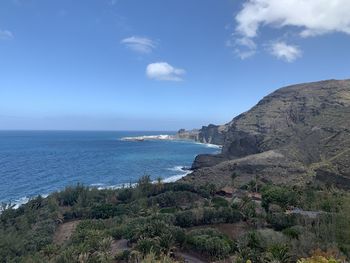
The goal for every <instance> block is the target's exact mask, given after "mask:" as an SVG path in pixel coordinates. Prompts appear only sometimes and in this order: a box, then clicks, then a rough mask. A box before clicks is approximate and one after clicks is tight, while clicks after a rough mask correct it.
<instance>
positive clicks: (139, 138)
mask: <svg viewBox="0 0 350 263" xmlns="http://www.w3.org/2000/svg"><path fill="white" fill-rule="evenodd" d="M119 140H121V141H125V142H144V141H179V142H181V141H182V142H192V143H194V144H200V145H205V146H207V147H210V148H218V149H221V148H222V145H218V144H213V143H205V142H200V141H196V140H193V139H184V138H180V137H178V136H177V135H169V134H159V135H142V136H131V137H122V138H120V139H119Z"/></svg>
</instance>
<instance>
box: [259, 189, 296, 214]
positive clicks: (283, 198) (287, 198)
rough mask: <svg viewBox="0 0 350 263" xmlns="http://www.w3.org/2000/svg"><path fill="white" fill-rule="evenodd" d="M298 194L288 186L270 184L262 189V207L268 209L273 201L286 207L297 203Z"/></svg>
mask: <svg viewBox="0 0 350 263" xmlns="http://www.w3.org/2000/svg"><path fill="white" fill-rule="evenodd" d="M297 201H298V194H297V193H296V192H295V191H293V190H292V189H290V188H288V187H282V186H274V185H268V186H265V187H264V188H263V189H262V203H261V205H262V207H264V208H265V210H266V211H268V209H269V205H270V204H271V203H273V204H278V205H279V206H281V207H283V208H286V207H287V206H289V205H293V206H295V205H297V203H298V202H297Z"/></svg>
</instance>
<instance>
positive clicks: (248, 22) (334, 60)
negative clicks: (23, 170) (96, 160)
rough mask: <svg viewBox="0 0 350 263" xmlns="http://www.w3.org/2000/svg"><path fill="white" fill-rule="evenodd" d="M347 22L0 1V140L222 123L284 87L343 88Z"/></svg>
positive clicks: (331, 16)
mask: <svg viewBox="0 0 350 263" xmlns="http://www.w3.org/2000/svg"><path fill="white" fill-rule="evenodd" d="M281 2H283V3H284V5H281ZM349 13H350V3H349V1H348V0H337V1H335V0H333V1H332V0H327V1H325V0H315V1H305V0H285V2H284V1H280V0H247V1H239V0H222V1H217V0H201V1H199V0H147V1H144V0H84V1H82V0H81V1H73V0H60V1H53V0H2V1H1V2H0V129H69V130H177V129H180V128H196V127H200V126H202V125H206V124H209V123H216V124H221V123H225V122H228V121H230V120H231V119H232V118H233V117H234V116H236V115H237V114H239V113H241V112H243V111H246V110H248V109H249V108H250V107H252V106H253V105H254V104H256V103H257V102H258V101H259V100H260V99H261V98H262V97H263V96H265V95H267V94H268V93H270V92H272V91H273V90H275V89H277V88H279V87H282V86H285V85H289V84H294V83H300V82H309V81H317V80H324V79H331V78H335V79H344V78H350V48H349V47H350V16H349V15H348V14H349Z"/></svg>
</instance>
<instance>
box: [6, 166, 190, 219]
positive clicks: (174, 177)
mask: <svg viewBox="0 0 350 263" xmlns="http://www.w3.org/2000/svg"><path fill="white" fill-rule="evenodd" d="M168 170H169V171H174V172H177V173H178V174H175V175H172V176H169V177H167V178H164V179H163V180H162V181H163V183H173V182H176V181H178V180H180V179H181V178H183V177H185V176H186V175H188V174H190V173H191V172H192V171H191V170H190V169H189V168H187V167H185V166H180V165H177V166H174V167H171V168H168ZM152 183H157V181H156V180H155V181H152ZM136 185H137V183H127V184H116V185H105V184H104V183H94V184H90V187H91V188H97V189H98V190H116V189H122V188H129V187H135V186H136ZM41 196H42V197H43V198H46V197H48V196H49V194H43V195H41ZM32 198H36V197H21V198H19V199H16V200H14V201H13V202H11V203H10V204H9V205H10V206H13V208H14V209H17V208H19V207H20V206H21V205H24V204H26V203H28V202H29V201H30V200H31V199H32ZM1 212H2V211H1V208H0V214H1Z"/></svg>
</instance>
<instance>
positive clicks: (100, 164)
mask: <svg viewBox="0 0 350 263" xmlns="http://www.w3.org/2000/svg"><path fill="white" fill-rule="evenodd" d="M159 134H174V133H171V132H167V133H164V132H142V131H141V132H95V131H94V132H92V131H91V132H88V131H84V132H80V131H79V132H78V131H74V132H71V131H0V202H7V203H8V202H11V203H16V204H20V203H24V202H26V201H27V200H28V198H30V197H33V196H37V195H39V194H40V195H47V194H49V193H51V192H53V191H56V190H61V189H64V187H65V186H69V185H75V184H77V183H82V184H84V185H86V186H96V187H100V188H105V187H116V186H120V185H123V184H129V183H134V182H136V181H137V180H138V178H140V177H141V176H143V175H144V174H149V175H150V176H151V178H152V179H156V178H158V177H162V178H163V179H165V181H174V180H176V179H179V178H181V177H182V176H184V175H185V174H186V171H183V170H182V169H181V167H190V166H191V164H192V161H193V159H194V157H195V156H196V155H197V154H200V153H216V152H218V150H219V149H218V148H215V147H211V146H210V145H204V144H198V143H194V142H189V141H162V140H158V141H157V140H150V141H143V142H134V141H123V140H121V138H123V137H133V136H142V135H159Z"/></svg>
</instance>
